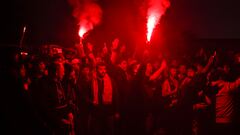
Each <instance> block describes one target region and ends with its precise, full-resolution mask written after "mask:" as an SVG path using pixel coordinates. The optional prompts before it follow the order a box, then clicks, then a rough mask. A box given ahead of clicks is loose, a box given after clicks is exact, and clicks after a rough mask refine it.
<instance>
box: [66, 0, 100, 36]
mask: <svg viewBox="0 0 240 135" xmlns="http://www.w3.org/2000/svg"><path fill="white" fill-rule="evenodd" d="M68 2H69V4H70V5H71V6H72V7H73V12H72V15H73V16H74V17H75V18H76V19H77V21H78V25H79V36H80V37H81V38H82V37H83V35H84V34H85V33H86V32H88V31H89V30H92V29H93V27H94V26H96V25H98V24H99V23H100V22H101V18H102V9H101V7H100V6H99V5H97V4H96V3H94V1H93V0H84V1H83V0H68Z"/></svg>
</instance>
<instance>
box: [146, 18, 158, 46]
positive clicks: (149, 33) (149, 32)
mask: <svg viewBox="0 0 240 135" xmlns="http://www.w3.org/2000/svg"><path fill="white" fill-rule="evenodd" d="M156 22H157V18H156V17H155V16H153V15H152V16H149V17H148V21H147V41H148V42H149V41H150V39H151V36H152V32H153V29H154V27H155V25H156Z"/></svg>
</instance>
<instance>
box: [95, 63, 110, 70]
mask: <svg viewBox="0 0 240 135" xmlns="http://www.w3.org/2000/svg"><path fill="white" fill-rule="evenodd" d="M100 66H105V67H106V66H107V65H106V63H104V62H100V63H98V64H97V66H96V69H98V68H99V67H100Z"/></svg>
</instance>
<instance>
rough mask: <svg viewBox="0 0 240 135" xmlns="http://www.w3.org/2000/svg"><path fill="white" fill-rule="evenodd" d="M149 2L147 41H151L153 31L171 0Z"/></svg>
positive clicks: (151, 0)
mask: <svg viewBox="0 0 240 135" xmlns="http://www.w3.org/2000/svg"><path fill="white" fill-rule="evenodd" d="M148 2H149V7H148V13H147V41H148V42H150V40H151V36H152V32H153V30H154V28H155V26H156V24H157V23H158V21H159V20H160V19H161V17H162V15H163V14H164V13H165V11H166V10H167V8H168V7H170V2H169V0H149V1H148Z"/></svg>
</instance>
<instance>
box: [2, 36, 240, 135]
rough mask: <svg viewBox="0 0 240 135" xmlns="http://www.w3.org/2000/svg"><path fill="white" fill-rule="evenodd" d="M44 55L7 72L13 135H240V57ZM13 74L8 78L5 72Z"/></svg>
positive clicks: (22, 58) (114, 47)
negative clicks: (184, 57) (185, 57)
mask: <svg viewBox="0 0 240 135" xmlns="http://www.w3.org/2000/svg"><path fill="white" fill-rule="evenodd" d="M73 50H74V51H75V52H76V53H73V54H67V53H64V50H62V49H56V48H55V49H52V48H48V47H42V48H41V49H40V50H39V51H38V52H34V53H33V52H21V53H18V52H17V53H15V54H14V57H12V58H13V60H14V61H13V62H12V64H9V65H8V66H7V67H6V68H4V66H2V67H1V68H2V69H4V70H3V74H5V75H6V76H2V79H3V81H1V82H2V83H3V86H6V88H4V89H5V90H4V91H5V94H3V102H2V103H3V105H2V108H3V110H4V111H3V113H4V115H2V116H3V117H4V118H3V120H4V123H5V126H6V127H11V129H12V130H10V131H9V130H8V131H7V133H9V134H11V133H18V134H21V133H24V134H34V135H35V134H41V135H43V134H49V135H134V134H136V135H210V134H211V135H212V134H216V135H222V134H229V135H233V134H234V133H236V134H237V132H239V131H238V130H239V129H237V128H238V127H237V126H238V125H239V124H240V117H239V103H240V101H239V99H240V98H239V97H240V90H239V86H240V76H239V73H240V72H239V71H240V67H239V66H240V53H239V52H237V51H235V50H233V51H232V53H227V52H226V53H224V52H222V53H221V54H219V53H218V52H216V51H215V52H208V51H207V50H205V49H204V48H201V49H200V50H198V51H197V52H196V53H195V55H194V56H189V57H188V59H183V58H182V57H181V56H178V57H176V58H174V59H173V58H171V59H170V58H168V57H165V56H164V55H162V54H163V53H162V52H159V53H157V55H156V56H152V55H150V54H151V50H149V49H148V48H146V49H145V50H144V52H143V53H142V55H141V57H140V58H136V57H135V55H134V53H132V54H133V55H127V53H128V50H127V48H126V46H125V44H123V43H121V41H120V39H119V38H115V39H113V40H112V42H111V45H109V46H107V45H104V46H103V48H101V49H100V50H99V51H98V52H95V51H94V45H92V44H91V43H90V42H87V43H84V44H83V43H80V44H78V45H76V46H74V47H73ZM5 71H6V72H5Z"/></svg>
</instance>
